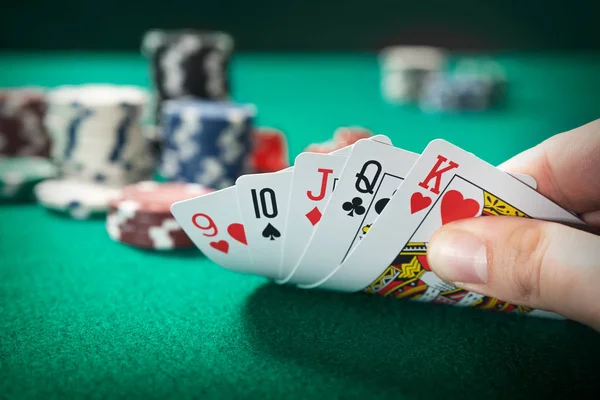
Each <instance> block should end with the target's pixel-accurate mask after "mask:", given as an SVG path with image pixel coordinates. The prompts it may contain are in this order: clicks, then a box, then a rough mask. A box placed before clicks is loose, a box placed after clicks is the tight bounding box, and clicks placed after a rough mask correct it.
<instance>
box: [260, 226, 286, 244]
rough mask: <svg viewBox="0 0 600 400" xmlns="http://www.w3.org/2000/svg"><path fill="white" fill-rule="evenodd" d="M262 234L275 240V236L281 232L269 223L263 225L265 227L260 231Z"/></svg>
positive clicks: (278, 235)
mask: <svg viewBox="0 0 600 400" xmlns="http://www.w3.org/2000/svg"><path fill="white" fill-rule="evenodd" d="M262 235H263V237H264V238H268V239H269V240H275V239H276V238H278V237H280V236H281V233H279V231H278V230H277V228H275V227H274V226H273V225H271V224H270V223H269V224H267V226H265V229H263V231H262Z"/></svg>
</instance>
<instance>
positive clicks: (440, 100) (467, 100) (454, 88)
mask: <svg viewBox="0 0 600 400" xmlns="http://www.w3.org/2000/svg"><path fill="white" fill-rule="evenodd" d="M507 84H508V83H507V80H506V76H505V74H504V70H503V69H502V68H501V67H500V66H499V65H498V64H497V63H495V62H493V61H491V60H487V61H486V60H483V61H479V60H475V59H465V60H460V61H459V62H458V63H457V64H456V67H455V69H454V71H453V72H452V73H445V74H437V75H434V76H431V77H430V78H429V79H428V81H427V83H426V84H425V86H424V89H423V93H422V96H421V99H420V102H419V105H420V107H421V109H422V110H423V111H426V112H440V111H482V110H487V109H489V108H491V107H497V106H500V105H502V103H503V102H504V99H505V97H506V88H507Z"/></svg>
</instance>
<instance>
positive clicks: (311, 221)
mask: <svg viewBox="0 0 600 400" xmlns="http://www.w3.org/2000/svg"><path fill="white" fill-rule="evenodd" d="M346 160H347V158H346V157H343V156H338V155H333V154H317V153H302V154H300V155H299V156H298V157H296V161H295V162H294V178H293V180H292V190H291V195H290V203H289V207H288V215H287V222H286V231H285V238H284V246H283V254H282V257H281V269H280V275H279V276H280V280H278V281H277V283H285V282H286V281H287V280H288V279H289V277H290V276H291V273H292V272H293V269H294V267H295V266H296V263H297V262H298V260H299V259H300V257H301V256H302V253H303V252H304V249H305V248H306V245H307V243H308V241H309V240H310V237H311V235H312V233H313V231H314V229H315V227H316V226H317V224H318V223H319V221H320V220H321V217H322V216H323V211H324V210H325V207H326V206H327V203H328V201H329V197H330V196H331V193H332V192H333V189H334V186H335V184H336V182H337V180H338V177H339V175H340V173H341V172H342V169H343V168H344V164H345V163H346Z"/></svg>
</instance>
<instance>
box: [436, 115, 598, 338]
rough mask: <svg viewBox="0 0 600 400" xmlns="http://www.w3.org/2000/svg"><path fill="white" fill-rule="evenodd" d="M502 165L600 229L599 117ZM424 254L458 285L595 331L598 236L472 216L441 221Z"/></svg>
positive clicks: (553, 225) (539, 223)
mask: <svg viewBox="0 0 600 400" xmlns="http://www.w3.org/2000/svg"><path fill="white" fill-rule="evenodd" d="M500 168H501V169H503V170H506V171H508V172H519V173H523V174H528V175H531V176H533V177H534V178H535V179H536V180H537V183H538V192H539V193H541V194H543V195H544V196H546V197H548V198H549V199H551V200H553V201H554V202H555V203H557V204H559V205H560V206H562V207H564V208H566V209H568V210H570V211H573V212H576V213H577V214H578V215H579V216H580V217H581V218H582V219H583V220H584V221H585V222H586V223H588V224H589V225H590V226H592V227H595V228H600V119H599V120H596V121H594V122H591V123H589V124H587V125H584V126H582V127H580V128H577V129H574V130H572V131H568V132H565V133H562V134H559V135H556V136H553V137H551V138H550V139H548V140H546V141H544V142H542V143H541V144H539V145H537V146H536V147H534V148H532V149H529V150H527V151H525V152H523V153H521V154H519V155H517V156H515V157H514V158H512V159H511V160H509V161H507V162H505V163H504V164H502V165H501V166H500ZM427 258H428V261H429V264H430V266H431V268H432V270H433V271H435V273H436V274H438V275H439V276H440V277H441V278H442V279H443V280H445V281H447V282H451V283H453V284H455V285H456V286H459V287H462V288H464V289H467V290H470V291H473V292H477V293H481V294H484V295H487V296H492V297H497V298H500V299H502V300H505V301H509V302H511V303H516V304H520V305H524V306H529V307H534V308H540V309H543V310H548V311H553V312H556V313H558V314H561V315H563V316H565V317H568V318H571V319H574V320H577V321H580V322H582V323H584V324H587V325H589V326H591V327H593V328H594V329H596V330H599V331H600V294H599V293H598V292H599V291H600V236H597V235H594V234H592V233H588V232H583V231H581V230H577V229H574V228H571V227H568V226H564V225H560V224H558V223H553V222H547V221H539V220H531V219H525V218H517V217H489V218H472V219H467V220H461V221H456V222H452V223H449V224H447V225H444V226H443V227H442V228H440V229H439V230H438V231H437V232H436V233H435V234H434V235H433V237H432V238H431V240H430V243H429V248H428V254H427Z"/></svg>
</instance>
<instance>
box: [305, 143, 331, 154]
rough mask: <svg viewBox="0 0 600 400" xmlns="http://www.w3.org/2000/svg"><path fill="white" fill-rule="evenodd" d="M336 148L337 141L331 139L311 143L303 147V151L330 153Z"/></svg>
mask: <svg viewBox="0 0 600 400" xmlns="http://www.w3.org/2000/svg"><path fill="white" fill-rule="evenodd" d="M337 149H338V145H337V143H335V142H334V141H333V140H328V141H326V142H320V143H311V144H309V145H308V146H307V147H306V148H305V149H304V152H306V153H319V154H327V153H331V152H332V151H335V150H337Z"/></svg>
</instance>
